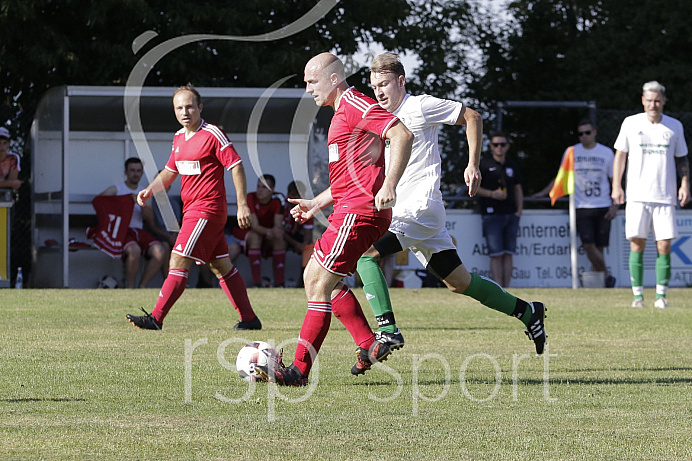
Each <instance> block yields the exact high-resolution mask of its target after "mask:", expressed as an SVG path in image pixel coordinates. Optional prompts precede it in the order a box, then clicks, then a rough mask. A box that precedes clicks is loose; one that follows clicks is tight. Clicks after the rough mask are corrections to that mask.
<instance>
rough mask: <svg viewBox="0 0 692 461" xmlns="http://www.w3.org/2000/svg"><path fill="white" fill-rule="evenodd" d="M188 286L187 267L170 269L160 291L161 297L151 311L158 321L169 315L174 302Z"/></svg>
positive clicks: (160, 322) (161, 321) (160, 321)
mask: <svg viewBox="0 0 692 461" xmlns="http://www.w3.org/2000/svg"><path fill="white" fill-rule="evenodd" d="M186 286H187V271H186V270H185V269H171V270H169V271H168V277H166V280H164V281H163V286H162V287H161V291H160V292H159V299H158V300H157V301H156V307H154V310H153V311H152V312H151V315H153V316H154V318H155V319H156V321H157V322H158V323H159V325H160V324H162V323H163V319H164V318H165V317H166V315H168V311H170V310H171V307H173V304H175V302H176V301H177V300H178V298H180V295H182V294H183V291H185V287H186Z"/></svg>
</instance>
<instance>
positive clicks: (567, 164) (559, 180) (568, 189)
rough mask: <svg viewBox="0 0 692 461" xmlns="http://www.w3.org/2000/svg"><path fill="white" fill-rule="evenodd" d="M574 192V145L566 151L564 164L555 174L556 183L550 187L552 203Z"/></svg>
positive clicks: (563, 159)
mask: <svg viewBox="0 0 692 461" xmlns="http://www.w3.org/2000/svg"><path fill="white" fill-rule="evenodd" d="M573 193H574V147H573V146H570V147H568V148H567V150H566V151H565V155H564V157H563V158H562V164H561V165H560V169H559V170H558V172H557V176H555V183H554V184H553V188H552V189H550V193H548V195H549V196H550V205H555V201H556V200H557V199H559V198H560V197H564V196H565V195H570V194H573Z"/></svg>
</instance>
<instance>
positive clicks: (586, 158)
mask: <svg viewBox="0 0 692 461" xmlns="http://www.w3.org/2000/svg"><path fill="white" fill-rule="evenodd" d="M614 157H615V154H614V153H613V151H612V149H610V148H609V147H606V146H604V145H603V144H599V143H596V145H595V146H594V147H592V148H591V149H586V148H585V147H584V146H583V145H582V144H581V143H579V144H576V145H574V204H575V205H576V207H577V208H605V207H609V206H610V205H612V204H613V201H612V199H611V198H610V180H609V178H612V177H613V158H614Z"/></svg>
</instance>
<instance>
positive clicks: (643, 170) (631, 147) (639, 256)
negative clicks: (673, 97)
mask: <svg viewBox="0 0 692 461" xmlns="http://www.w3.org/2000/svg"><path fill="white" fill-rule="evenodd" d="M665 103H666V89H665V87H664V86H663V85H661V84H660V83H658V82H656V81H652V82H647V83H645V84H644V86H643V87H642V105H643V106H644V112H643V113H640V114H636V115H632V116H629V117H627V118H625V120H624V121H623V122H622V127H621V128H620V134H619V135H618V137H617V140H616V141H615V160H614V162H613V192H612V197H613V201H615V203H618V204H622V203H624V202H625V191H623V189H622V186H621V181H622V175H623V173H624V171H625V164H626V163H627V165H628V167H627V191H626V197H627V208H626V211H625V237H627V239H628V240H629V241H630V255H629V268H630V280H631V282H632V293H633V294H634V301H633V302H632V307H643V306H644V263H643V254H644V248H645V246H646V239H647V237H648V235H649V230H651V232H652V235H653V237H654V240H655V241H656V249H657V251H658V256H657V258H656V301H655V302H654V306H655V307H658V308H661V309H664V308H666V307H668V300H667V298H666V292H667V290H668V281H669V279H670V272H671V271H670V248H671V240H673V239H674V238H676V237H677V236H678V233H677V228H676V226H675V206H676V201H679V202H680V206H685V204H686V203H687V202H688V200H689V198H690V182H689V162H688V161H687V143H686V142H685V135H684V132H683V128H682V123H680V121H678V120H676V119H674V118H672V117H669V116H667V115H664V114H663V106H664V105H665ZM676 172H677V175H678V176H680V178H681V181H680V188H679V189H678V186H677V177H676Z"/></svg>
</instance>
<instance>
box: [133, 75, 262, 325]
mask: <svg viewBox="0 0 692 461" xmlns="http://www.w3.org/2000/svg"><path fill="white" fill-rule="evenodd" d="M173 106H174V110H175V115H176V118H177V119H178V122H179V123H180V124H181V125H182V126H183V128H182V129H180V130H179V131H178V132H177V133H176V134H175V137H174V138H173V149H172V152H171V156H170V158H169V159H168V163H166V167H165V168H164V169H163V170H161V172H160V173H159V174H158V176H157V177H156V179H154V181H152V182H151V184H150V185H149V186H148V187H147V188H146V189H144V190H142V191H141V192H139V194H138V195H137V203H139V204H140V205H141V206H146V201H147V200H149V199H150V198H151V197H152V195H153V194H155V193H157V192H159V191H161V190H165V189H166V188H167V187H168V186H170V185H171V183H172V182H173V181H174V180H175V178H177V177H178V176H180V198H181V199H182V201H183V223H182V227H181V228H180V233H179V234H178V237H177V238H176V241H175V245H174V246H173V249H172V251H171V260H170V271H169V273H168V277H167V278H166V280H165V281H164V283H163V287H161V292H160V293H159V297H158V300H157V302H156V307H155V308H154V310H153V311H152V312H151V314H148V313H147V312H146V311H144V309H142V310H143V311H144V314H145V315H142V316H136V315H132V314H127V319H128V320H129V321H130V323H132V324H133V325H135V326H136V327H139V328H142V329H147V330H160V329H161V328H162V327H163V319H164V318H165V317H166V315H167V314H168V311H169V310H170V309H171V307H173V304H175V302H176V301H177V300H178V298H179V297H180V295H182V294H183V291H185V287H186V285H187V276H188V272H189V270H190V267H192V263H193V262H194V263H197V264H200V265H201V264H209V267H210V268H211V270H212V272H213V273H214V274H215V275H216V276H217V277H218V278H219V285H220V286H221V288H222V289H223V291H224V293H226V296H227V297H228V299H229V300H230V301H231V304H233V307H234V308H235V309H236V310H237V311H238V314H239V315H240V322H238V323H237V324H236V325H235V327H233V329H235V330H260V329H261V328H262V324H261V323H260V320H259V318H258V317H257V315H255V312H254V311H253V310H252V306H251V305H250V301H249V300H248V296H247V290H246V287H245V282H244V281H243V278H242V277H241V275H240V273H239V272H238V269H236V268H235V267H233V264H232V263H231V260H230V258H229V256H228V245H227V243H226V237H225V235H224V226H225V225H226V219H227V215H228V209H227V203H226V186H225V184H224V170H230V171H231V175H232V176H233V184H234V186H235V190H236V198H237V203H238V214H237V216H238V225H239V226H240V227H241V228H246V227H249V226H250V209H249V208H248V205H247V182H246V179H245V170H244V169H243V164H242V162H241V159H240V156H238V152H236V150H235V149H234V148H233V144H231V142H230V141H229V140H228V137H227V136H226V133H224V132H223V130H221V129H220V128H219V127H217V126H216V125H212V124H211V123H207V122H206V121H204V120H203V119H202V116H201V112H202V103H201V98H200V95H199V92H198V91H197V90H196V89H195V88H194V87H193V86H192V85H190V84H188V85H187V86H184V87H180V88H178V89H177V90H176V91H175V92H174V93H173Z"/></svg>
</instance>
